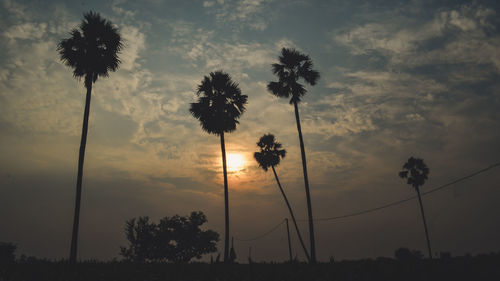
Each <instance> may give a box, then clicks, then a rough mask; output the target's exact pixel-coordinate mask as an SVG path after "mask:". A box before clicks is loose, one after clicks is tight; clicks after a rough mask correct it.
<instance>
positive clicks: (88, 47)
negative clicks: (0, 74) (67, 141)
mask: <svg viewBox="0 0 500 281" xmlns="http://www.w3.org/2000/svg"><path fill="white" fill-rule="evenodd" d="M83 18H84V19H83V21H82V23H81V24H80V29H73V30H72V31H71V32H70V34H71V37H70V38H68V39H63V40H62V41H61V42H60V43H59V44H58V46H57V51H58V52H59V55H60V57H61V61H63V62H64V63H65V64H66V65H67V66H70V67H72V68H73V76H74V77H75V78H78V79H80V78H81V77H83V78H84V86H85V88H86V89H87V96H86V99H85V110H84V114H83V126H82V138H81V142H80V153H79V156H78V176H77V180H76V199H75V214H74V220H73V234H72V237H71V251H70V257H69V259H70V262H75V261H76V254H77V243H78V225H79V221H80V201H81V194H82V178H83V160H84V157H85V146H86V143H87V131H88V123H89V112H90V98H91V93H92V84H93V83H95V82H96V81H97V79H98V78H99V77H107V76H108V75H109V72H110V71H115V70H117V69H118V66H119V64H120V60H119V59H118V53H119V52H120V50H121V48H122V46H123V45H122V39H121V36H120V33H119V32H118V29H117V28H116V27H115V26H113V24H112V23H111V22H109V21H107V20H106V19H103V18H101V16H100V15H99V14H98V13H94V12H92V11H90V12H88V13H85V14H84V15H83Z"/></svg>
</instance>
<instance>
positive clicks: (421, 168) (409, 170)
mask: <svg viewBox="0 0 500 281" xmlns="http://www.w3.org/2000/svg"><path fill="white" fill-rule="evenodd" d="M428 175H429V168H428V167H427V165H425V163H424V160H422V159H419V158H413V157H410V158H409V159H408V162H406V163H405V164H404V165H403V171H401V172H399V177H401V178H403V179H407V182H406V183H407V184H409V185H411V186H413V187H414V188H415V190H416V191H417V194H418V202H419V203H420V212H421V213H422V220H423V221H424V230H425V238H426V239H427V250H428V251H429V258H430V259H432V251H431V241H430V240H429V232H428V231H427V223H426V222H425V214H424V206H423V204H422V198H421V196H420V186H422V185H424V183H425V180H426V179H427V176H428Z"/></svg>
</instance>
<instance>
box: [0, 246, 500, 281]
mask: <svg viewBox="0 0 500 281" xmlns="http://www.w3.org/2000/svg"><path fill="white" fill-rule="evenodd" d="M21 280H22V281H35V280H36V281H38V280H40V281H42V280H50V281H59V280H64V281H70V280H71V281H80V280H82V281H83V280H92V281H100V280H106V281H112V280H123V281H125V280H126V281H138V280H141V281H142V280H144V281H146V280H147V281H153V280H186V281H188V280H200V281H205V280H206V281H209V280H214V281H215V280H259V281H265V280H335V281H344V280H346V281H347V280H349V281H351V280H384V281H391V280H394V281H396V280H397V281H406V280H408V281H412V280H454V281H456V280H470V281H475V280H496V281H498V280H500V253H499V254H488V255H479V256H475V257H471V256H467V257H453V258H451V257H448V258H442V259H434V260H432V261H430V260H413V261H401V260H395V259H390V258H379V259H375V260H373V259H367V260H358V261H340V262H335V263H319V264H315V265H308V264H304V263H294V264H290V263H252V264H230V265H224V264H221V263H219V264H206V263H189V264H171V263H127V262H94V261H87V262H81V263H79V264H76V265H70V264H68V263H66V262H53V261H41V260H31V261H29V260H28V261H18V262H15V263H10V264H5V263H4V264H2V265H0V281H21Z"/></svg>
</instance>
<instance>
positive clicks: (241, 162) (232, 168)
mask: <svg viewBox="0 0 500 281" xmlns="http://www.w3.org/2000/svg"><path fill="white" fill-rule="evenodd" d="M244 167H245V157H244V156H243V155H242V154H239V153H228V154H227V170H228V172H239V171H241V170H243V168H244Z"/></svg>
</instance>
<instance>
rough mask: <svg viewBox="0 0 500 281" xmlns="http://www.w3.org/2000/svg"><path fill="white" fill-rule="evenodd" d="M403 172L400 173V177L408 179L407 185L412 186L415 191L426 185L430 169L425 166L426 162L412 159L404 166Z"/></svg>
mask: <svg viewBox="0 0 500 281" xmlns="http://www.w3.org/2000/svg"><path fill="white" fill-rule="evenodd" d="M403 169H404V170H403V171H401V172H399V176H400V177H401V178H403V179H407V184H410V185H412V186H413V187H414V188H415V189H418V187H420V186H422V185H424V183H425V180H426V179H427V176H428V175H429V168H428V167H427V165H425V163H424V160H422V159H419V158H413V157H410V158H409V159H408V162H406V163H405V164H404V165H403Z"/></svg>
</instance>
